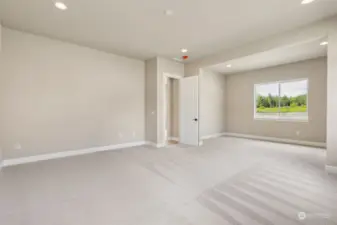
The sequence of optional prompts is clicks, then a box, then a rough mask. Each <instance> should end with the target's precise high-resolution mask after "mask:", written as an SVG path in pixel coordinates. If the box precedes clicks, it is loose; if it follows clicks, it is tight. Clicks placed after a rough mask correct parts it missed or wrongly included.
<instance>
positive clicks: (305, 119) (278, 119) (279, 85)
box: [254, 78, 309, 122]
mask: <svg viewBox="0 0 337 225" xmlns="http://www.w3.org/2000/svg"><path fill="white" fill-rule="evenodd" d="M297 81H307V113H308V116H306V117H305V118H303V119H301V118H298V117H294V118H291V117H287V118H285V117H283V116H280V115H278V116H263V117H260V116H258V113H257V112H256V111H257V109H256V97H257V94H256V88H257V86H260V85H266V84H278V96H279V97H281V84H284V83H291V82H297ZM278 105H279V106H278V107H279V112H278V113H280V101H279V103H278ZM254 120H272V121H285V122H309V78H298V79H290V80H281V81H270V82H264V83H258V84H254Z"/></svg>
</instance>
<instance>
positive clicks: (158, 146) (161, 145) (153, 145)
mask: <svg viewBox="0 0 337 225" xmlns="http://www.w3.org/2000/svg"><path fill="white" fill-rule="evenodd" d="M146 144H147V145H150V146H152V147H155V148H162V147H165V144H159V143H158V144H157V143H154V142H151V141H148V142H146Z"/></svg>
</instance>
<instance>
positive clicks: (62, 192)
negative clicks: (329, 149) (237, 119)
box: [0, 138, 337, 225]
mask: <svg viewBox="0 0 337 225" xmlns="http://www.w3.org/2000/svg"><path fill="white" fill-rule="evenodd" d="M324 163H325V150H322V149H315V148H308V147H301V146H293V145H285V144H276V143H268V142H260V141H252V140H245V139H236V138H217V139H211V140H208V141H205V142H204V145H203V146H202V147H199V148H195V147H186V146H179V145H177V146H173V147H172V146H171V147H168V148H162V149H155V148H153V147H150V146H142V147H135V148H130V149H123V150H118V151H110V152H102V153H95V154H91V155H84V156H78V157H71V158H65V159H58V160H50V161H45V162H39V163H32V164H25V165H20V166H14V167H7V168H4V169H3V170H2V171H1V175H0V224H1V225H226V224H232V225H235V224H237V225H257V224H261V225H272V224H279V225H288V224H289V225H292V224H313V225H314V224H315V225H320V224H324V225H326V224H337V178H336V177H333V176H330V175H328V174H326V172H325V171H324Z"/></svg>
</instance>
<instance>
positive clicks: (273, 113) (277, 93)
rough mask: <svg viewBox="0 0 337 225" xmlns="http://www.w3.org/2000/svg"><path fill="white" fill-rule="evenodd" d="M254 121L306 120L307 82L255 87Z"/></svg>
mask: <svg viewBox="0 0 337 225" xmlns="http://www.w3.org/2000/svg"><path fill="white" fill-rule="evenodd" d="M254 118H255V119H280V120H301V121H307V120H308V80H307V79H305V80H303V79H302V80H293V81H284V82H283V81H281V82H275V83H266V84H256V85H255V112H254Z"/></svg>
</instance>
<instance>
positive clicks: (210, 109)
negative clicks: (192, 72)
mask: <svg viewBox="0 0 337 225" xmlns="http://www.w3.org/2000/svg"><path fill="white" fill-rule="evenodd" d="M199 81H200V87H199V88H200V93H199V95H200V99H199V103H200V107H199V110H200V112H199V113H200V114H199V117H200V125H199V129H200V131H199V135H200V137H204V136H207V135H212V134H218V133H222V132H225V128H226V124H225V117H226V98H225V88H226V76H225V75H222V74H219V73H215V72H212V71H209V70H205V69H203V70H202V73H201V75H200V77H199Z"/></svg>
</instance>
